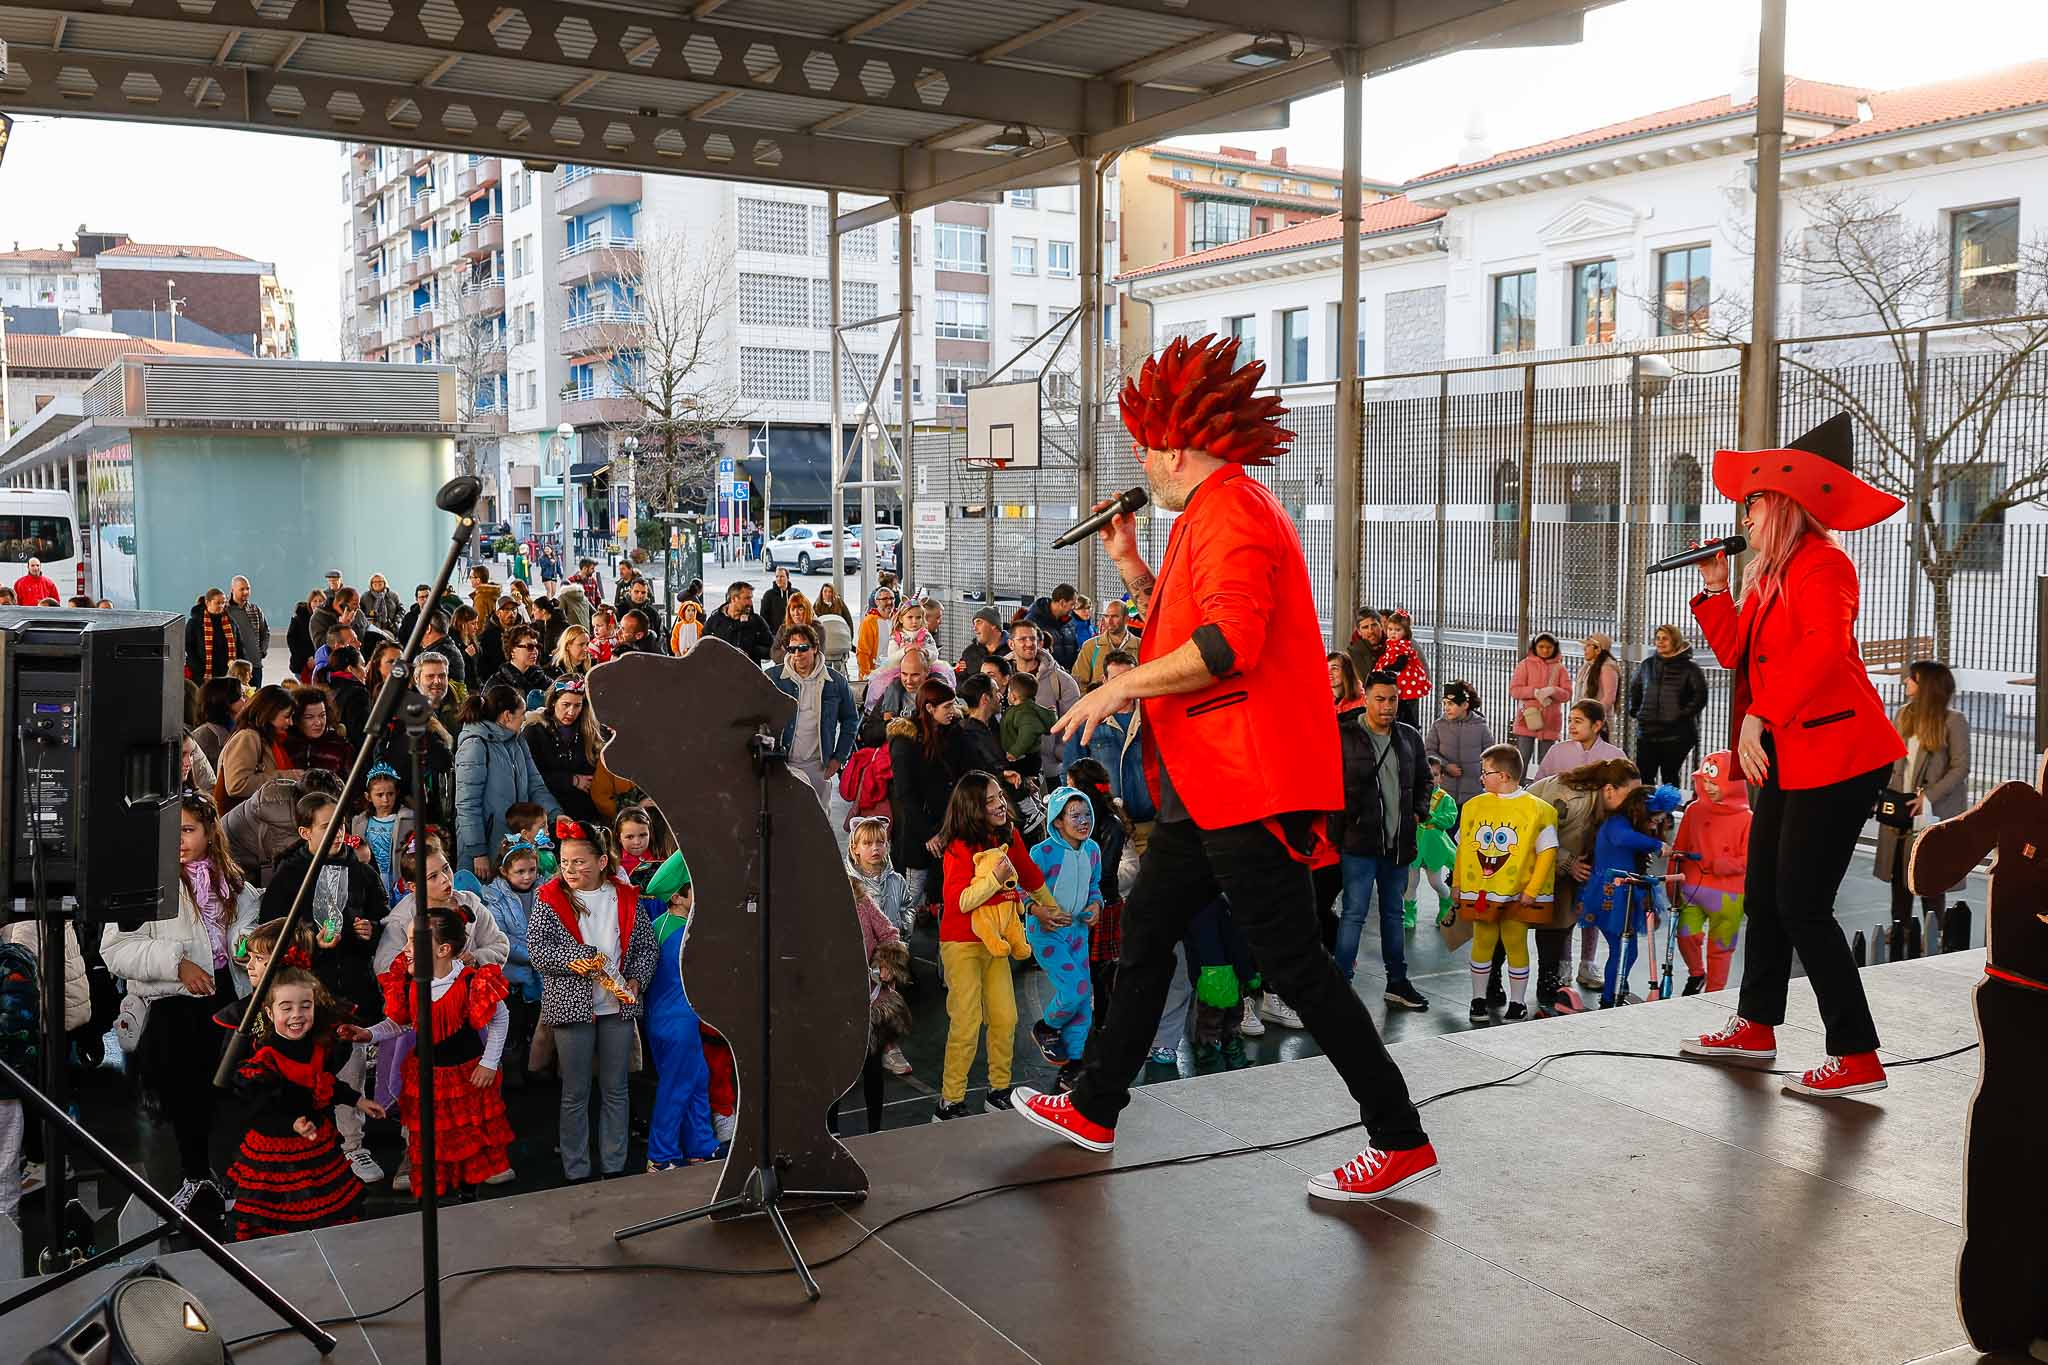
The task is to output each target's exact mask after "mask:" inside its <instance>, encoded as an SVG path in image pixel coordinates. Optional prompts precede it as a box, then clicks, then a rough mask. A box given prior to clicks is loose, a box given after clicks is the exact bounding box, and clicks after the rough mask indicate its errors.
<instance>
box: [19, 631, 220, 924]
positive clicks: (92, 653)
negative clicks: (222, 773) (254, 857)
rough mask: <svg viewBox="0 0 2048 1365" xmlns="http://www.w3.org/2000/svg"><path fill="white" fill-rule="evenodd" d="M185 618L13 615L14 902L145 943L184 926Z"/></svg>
mask: <svg viewBox="0 0 2048 1365" xmlns="http://www.w3.org/2000/svg"><path fill="white" fill-rule="evenodd" d="M183 645H184V642H183V631H182V618H180V617H178V616H177V615H175V614H173V613H170V612H161V611H98V610H92V609H75V608H71V609H67V608H55V607H7V608H0V726H4V729H0V829H4V830H5V832H6V835H5V838H4V839H0V892H4V894H5V895H6V896H7V897H8V898H10V899H21V898H26V897H29V896H31V895H33V894H34V883H33V876H32V872H33V866H32V858H31V854H32V853H33V852H34V850H35V848H36V846H37V845H38V844H40V845H41V849H42V857H43V882H44V888H45V891H46V893H47V894H48V895H49V896H50V897H51V899H52V900H53V901H54V900H55V899H56V898H58V897H60V896H66V895H68V896H72V897H74V898H76V900H77V902H78V904H79V906H80V907H81V908H82V909H83V910H84V911H85V913H86V914H87V915H88V916H90V917H92V918H93V919H95V920H99V921H107V920H111V921H114V922H116V923H118V924H120V925H121V927H122V928H124V929H132V928H134V927H135V926H137V925H139V924H142V923H143V922H145V921H147V920H153V919H164V918H168V917H170V916H173V915H175V914H176V913H177V909H178V904H177V900H176V898H175V894H176V893H175V891H174V890H172V888H175V887H176V886H177V884H178V807H177V797H178V791H179V787H180V785H181V783H180V772H181V768H182V765H181V764H180V762H179V759H180V756H181V755H180V749H181V747H182V746H183V743H184V733H185V731H184V696H185V687H184V668H183V655H184V647H183Z"/></svg>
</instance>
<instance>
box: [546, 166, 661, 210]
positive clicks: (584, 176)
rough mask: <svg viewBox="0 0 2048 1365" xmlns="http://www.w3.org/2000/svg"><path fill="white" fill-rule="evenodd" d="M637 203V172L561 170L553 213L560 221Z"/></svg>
mask: <svg viewBox="0 0 2048 1365" xmlns="http://www.w3.org/2000/svg"><path fill="white" fill-rule="evenodd" d="M639 200H640V173H639V172H638V171H607V170H601V169H599V168H598V167H596V166H564V167H563V168H562V178H561V180H560V181H559V182H558V183H557V184H556V186H555V212H557V213H559V214H561V215H562V216H563V217H565V218H566V217H568V216H570V215H572V214H577V213H582V212H584V211H586V210H588V209H601V208H606V207H609V206H610V205H613V204H634V203H638V202H639Z"/></svg>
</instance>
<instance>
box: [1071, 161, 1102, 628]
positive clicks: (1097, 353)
mask: <svg viewBox="0 0 2048 1365" xmlns="http://www.w3.org/2000/svg"><path fill="white" fill-rule="evenodd" d="M1078 207H1079V208H1080V217H1081V223H1080V227H1081V271H1080V274H1081V345H1080V347H1079V350H1080V358H1081V410H1080V420H1079V422H1078V424H1077V431H1076V437H1075V445H1076V446H1077V447H1078V449H1076V450H1075V452H1074V455H1075V459H1074V465H1075V469H1074V473H1075V480H1076V487H1077V489H1078V492H1077V494H1076V497H1075V502H1076V503H1077V504H1078V506H1077V508H1076V509H1075V510H1076V513H1077V515H1079V514H1085V513H1086V512H1087V511H1088V509H1089V508H1091V507H1093V506H1094V505H1095V425H1096V422H1095V419H1096V413H1097V411H1098V408H1099V400H1100V398H1101V393H1100V390H1101V388H1102V163H1101V162H1100V161H1099V160H1097V159H1096V158H1094V157H1083V158H1081V192H1080V203H1079V205H1078ZM1080 549H1081V555H1080V559H1081V562H1080V567H1079V568H1078V569H1077V570H1076V571H1075V574H1074V585H1075V586H1076V587H1077V588H1079V589H1080V591H1081V592H1082V593H1083V594H1085V595H1086V596H1087V598H1088V600H1089V601H1091V602H1092V601H1094V600H1095V542H1094V541H1093V540H1092V539H1091V540H1089V541H1086V542H1084V543H1083V544H1082V545H1081V547H1080Z"/></svg>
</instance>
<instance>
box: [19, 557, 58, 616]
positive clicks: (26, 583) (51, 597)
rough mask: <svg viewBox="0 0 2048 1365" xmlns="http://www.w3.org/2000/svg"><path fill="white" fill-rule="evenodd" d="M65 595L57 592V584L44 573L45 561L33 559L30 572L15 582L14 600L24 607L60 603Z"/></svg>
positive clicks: (30, 563) (29, 565)
mask: <svg viewBox="0 0 2048 1365" xmlns="http://www.w3.org/2000/svg"><path fill="white" fill-rule="evenodd" d="M63 596H64V595H63V594H62V593H60V592H58V591H57V584H56V582H55V581H54V580H52V579H51V578H50V576H49V575H48V574H46V573H44V572H43V561H42V560H40V559H31V560H30V561H29V562H28V572H27V573H25V574H23V575H22V576H21V577H20V578H17V579H15V580H14V600H15V602H16V603H17V604H18V605H20V606H24V607H40V606H41V605H42V604H43V603H45V602H59V601H62V600H63Z"/></svg>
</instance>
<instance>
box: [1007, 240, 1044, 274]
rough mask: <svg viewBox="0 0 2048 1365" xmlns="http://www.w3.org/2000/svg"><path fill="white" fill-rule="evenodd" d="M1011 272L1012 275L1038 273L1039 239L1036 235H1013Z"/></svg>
mask: <svg viewBox="0 0 2048 1365" xmlns="http://www.w3.org/2000/svg"><path fill="white" fill-rule="evenodd" d="M1010 273H1011V274H1012V275H1036V274H1037V273H1038V239H1037V238H1036V237H1012V238H1011V239H1010Z"/></svg>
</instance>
